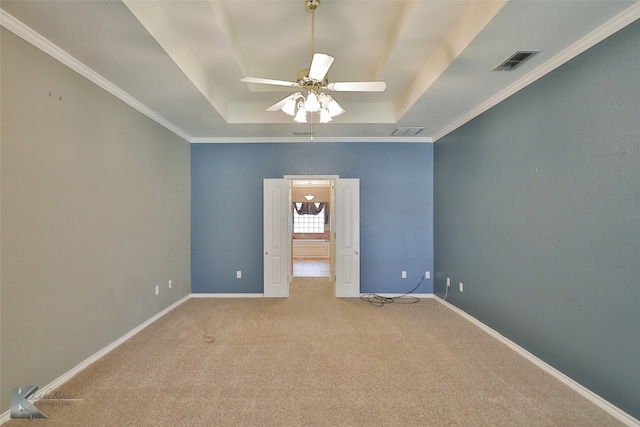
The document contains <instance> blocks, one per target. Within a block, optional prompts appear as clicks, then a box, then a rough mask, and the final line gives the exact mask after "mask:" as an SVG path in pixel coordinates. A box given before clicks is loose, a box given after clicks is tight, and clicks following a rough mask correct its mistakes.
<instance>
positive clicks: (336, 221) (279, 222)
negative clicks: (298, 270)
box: [263, 175, 360, 297]
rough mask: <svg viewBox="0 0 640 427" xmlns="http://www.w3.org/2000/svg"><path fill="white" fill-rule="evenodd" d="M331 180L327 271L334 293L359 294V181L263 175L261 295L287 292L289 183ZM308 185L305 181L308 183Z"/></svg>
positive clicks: (290, 224) (290, 222)
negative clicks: (262, 285)
mask: <svg viewBox="0 0 640 427" xmlns="http://www.w3.org/2000/svg"><path fill="white" fill-rule="evenodd" d="M294 180H302V181H304V182H308V181H309V180H328V181H330V182H331V186H330V188H332V189H333V190H332V191H331V192H330V194H331V196H330V197H331V200H330V205H331V207H332V208H331V214H330V215H331V219H330V226H331V228H330V230H331V231H330V237H329V245H330V246H329V250H330V262H331V267H330V274H331V275H332V276H333V277H332V279H333V280H332V282H333V286H334V294H335V296H336V297H359V296H360V180H359V179H357V178H346V179H345V178H339V177H338V176H333V175H331V176H305V175H303V176H300V175H296V176H286V175H285V177H284V178H283V179H269V178H267V179H264V180H263V185H264V188H263V194H264V199H263V200H264V205H263V208H264V211H263V224H264V229H263V230H264V236H263V242H264V248H263V249H264V251H263V252H264V294H263V295H264V296H265V297H288V296H289V283H290V281H291V279H292V277H293V268H292V255H291V254H292V241H293V239H292V233H293V208H292V206H293V205H292V203H293V202H292V182H293V181H294ZM307 185H308V184H307Z"/></svg>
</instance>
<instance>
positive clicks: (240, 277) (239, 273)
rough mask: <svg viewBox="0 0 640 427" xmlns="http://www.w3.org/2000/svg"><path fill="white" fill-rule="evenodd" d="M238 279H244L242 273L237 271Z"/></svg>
mask: <svg viewBox="0 0 640 427" xmlns="http://www.w3.org/2000/svg"><path fill="white" fill-rule="evenodd" d="M236 279H242V271H240V270H238V271H236Z"/></svg>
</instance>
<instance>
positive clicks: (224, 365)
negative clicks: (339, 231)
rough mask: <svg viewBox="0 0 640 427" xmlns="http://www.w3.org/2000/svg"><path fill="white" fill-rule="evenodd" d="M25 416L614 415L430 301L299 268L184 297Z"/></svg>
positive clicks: (345, 420) (275, 421)
mask: <svg viewBox="0 0 640 427" xmlns="http://www.w3.org/2000/svg"><path fill="white" fill-rule="evenodd" d="M59 392H60V393H61V394H65V395H74V397H75V398H79V399H82V400H80V401H73V402H70V404H69V405H68V406H62V407H47V406H40V408H41V410H42V411H43V412H44V413H45V414H46V415H47V416H48V417H49V418H48V419H41V420H37V419H36V420H33V421H29V420H17V419H14V420H11V421H10V422H9V423H7V425H9V426H16V425H25V426H27V425H28V426H40V425H42V426H51V427H52V426H617V425H621V424H620V423H619V422H618V421H617V420H616V419H614V418H612V417H611V416H609V415H608V414H607V413H605V412H604V411H602V410H600V409H599V408H598V407H596V406H595V405H593V404H591V403H590V402H589V401H587V400H585V399H584V398H582V397H581V396H580V395H578V394H577V393H576V392H574V391H573V390H571V389H569V388H568V387H567V386H565V385H564V384H562V383H560V382H559V381H557V380H556V379H554V378H553V377H551V376H550V375H548V374H547V373H545V372H544V371H542V370H541V369H539V368H537V367H536V366H534V365H532V364H531V363H530V362H528V361H527V360H525V359H524V358H522V357H521V356H519V355H518V354H516V353H515V352H513V351H512V350H510V349H508V348H507V347H506V346H505V345H504V344H501V343H500V342H498V341H497V340H495V339H494V338H492V337H490V336H488V335H487V334H485V333H484V332H482V331H481V330H480V329H479V328H477V327H476V326H474V325H472V324H471V323H469V322H468V321H466V320H464V319H462V318H461V317H460V316H458V315H457V314H455V313H453V312H452V311H450V310H449V309H447V308H446V307H444V306H438V304H437V302H436V300H431V299H427V300H423V301H421V303H420V304H413V305H402V304H389V305H385V306H384V307H381V308H376V307H373V306H371V305H369V304H368V303H366V302H363V301H361V300H359V299H349V300H345V299H336V298H333V297H332V288H331V285H329V284H328V283H327V281H326V279H310V278H298V279H296V280H295V281H294V283H293V284H292V287H291V296H290V297H289V298H288V299H210V298H207V299H191V300H189V301H187V302H185V303H184V304H182V305H181V306H179V307H178V308H176V309H175V310H173V311H172V312H170V313H168V314H167V315H165V316H164V317H163V318H161V319H160V320H158V321H157V322H155V323H154V324H152V325H151V326H149V327H148V328H146V329H144V330H143V331H142V332H141V333H139V334H138V335H136V336H135V337H133V338H132V339H130V340H129V341H127V342H126V343H124V344H123V345H121V346H120V347H118V348H116V349H115V350H114V351H112V352H111V353H109V354H108V355H107V356H105V357H104V358H102V359H101V360H100V361H98V362H96V363H94V364H93V365H91V366H89V367H88V368H87V369H85V370H84V371H82V372H81V373H80V374H78V375H76V376H75V377H74V378H73V379H72V380H70V381H69V382H68V383H67V384H65V385H63V386H62V387H60V390H59Z"/></svg>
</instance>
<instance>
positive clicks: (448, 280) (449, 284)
mask: <svg viewBox="0 0 640 427" xmlns="http://www.w3.org/2000/svg"><path fill="white" fill-rule="evenodd" d="M447 286H451V279H450V278H449V277H447Z"/></svg>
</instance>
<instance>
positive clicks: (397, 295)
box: [360, 293, 434, 298]
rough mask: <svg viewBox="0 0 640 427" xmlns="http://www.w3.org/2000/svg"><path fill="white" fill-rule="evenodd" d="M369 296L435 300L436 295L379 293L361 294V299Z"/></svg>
mask: <svg viewBox="0 0 640 427" xmlns="http://www.w3.org/2000/svg"><path fill="white" fill-rule="evenodd" d="M367 295H377V296H380V297H383V298H411V297H416V298H433V297H434V295H433V294H413V293H412V294H407V295H404V294H378V293H366V294H360V296H361V297H366V296H367Z"/></svg>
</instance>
